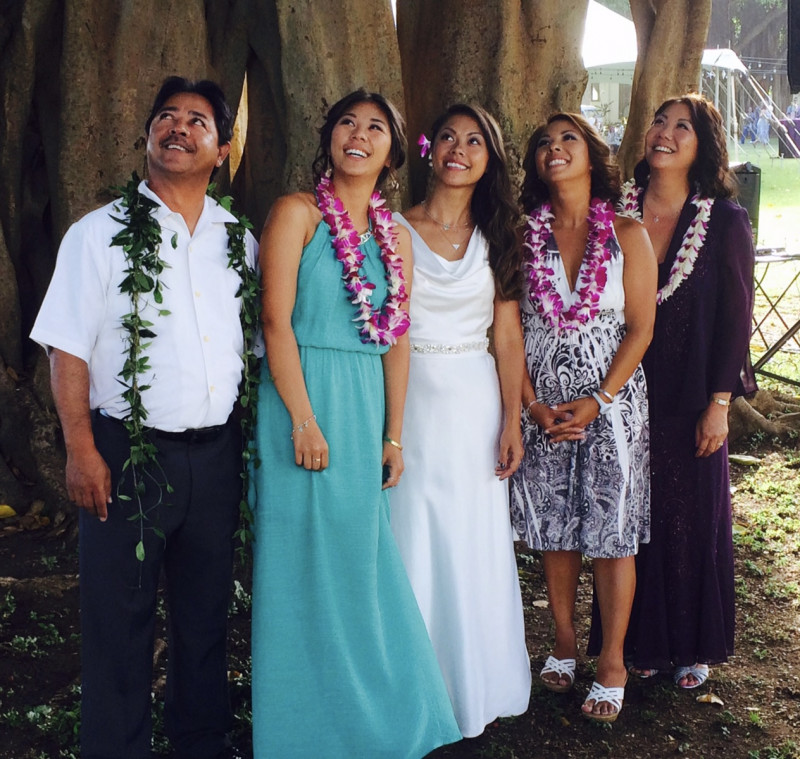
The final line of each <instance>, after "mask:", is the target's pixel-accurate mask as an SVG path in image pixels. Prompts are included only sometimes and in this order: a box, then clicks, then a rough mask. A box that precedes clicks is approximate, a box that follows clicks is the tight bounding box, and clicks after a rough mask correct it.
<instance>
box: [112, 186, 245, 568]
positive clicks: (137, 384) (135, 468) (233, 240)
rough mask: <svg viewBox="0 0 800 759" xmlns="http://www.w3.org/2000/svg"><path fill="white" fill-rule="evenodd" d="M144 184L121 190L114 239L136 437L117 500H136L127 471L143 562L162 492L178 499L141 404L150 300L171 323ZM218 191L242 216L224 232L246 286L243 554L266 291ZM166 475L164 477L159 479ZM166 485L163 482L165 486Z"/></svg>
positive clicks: (240, 223) (128, 424)
mask: <svg viewBox="0 0 800 759" xmlns="http://www.w3.org/2000/svg"><path fill="white" fill-rule="evenodd" d="M139 183H140V180H139V177H138V176H137V174H136V172H134V173H133V175H132V176H131V179H130V181H129V182H128V183H127V184H126V185H124V186H122V187H117V188H115V189H116V190H117V191H118V192H119V193H120V199H121V201H122V203H121V204H120V205H121V208H120V209H119V210H120V211H122V212H123V217H122V218H118V217H115V216H112V218H113V219H114V221H117V222H119V223H120V224H122V226H123V229H121V230H120V231H119V232H118V233H117V234H116V235H114V237H113V238H112V239H111V244H112V245H114V246H120V247H121V248H122V249H123V250H124V252H125V260H126V263H127V266H126V268H125V277H124V278H123V280H122V282H120V285H119V288H120V291H121V292H123V293H126V294H128V295H129V296H130V300H131V311H130V313H128V314H126V315H125V316H123V317H122V326H123V329H124V330H125V333H126V334H125V362H124V364H123V367H122V371H121V372H120V373H119V375H118V376H119V377H120V381H121V383H122V385H124V387H125V390H124V392H123V393H122V397H123V399H124V400H125V402H126V403H127V404H128V408H129V411H128V415H127V416H126V417H125V419H124V420H123V423H124V425H125V428H126V429H127V431H128V436H129V438H130V453H129V456H128V458H127V459H126V461H125V462H124V464H123V466H122V472H123V477H122V478H121V479H120V483H119V485H118V486H117V497H118V498H119V499H120V500H122V501H129V500H131V497H130V496H127V495H124V494H122V493H121V492H120V488H121V486H122V482H123V481H124V476H125V473H126V472H128V471H129V472H130V474H131V477H132V478H133V493H134V498H135V500H136V502H137V505H138V513H136V514H133V515H132V516H131V517H129V519H131V521H137V522H138V523H139V531H140V532H139V542H138V543H137V544H136V558H137V559H138V560H139V561H143V560H144V530H145V528H146V527H147V525H146V521H147V519H148V512H149V511H150V510H151V509H153V508H155V507H156V506H158V505H159V504H160V503H161V502H162V498H161V494H162V492H163V490H166V492H167V493H171V492H172V488H171V487H170V485H169V483H168V482H166V481H165V480H166V478H164V477H163V474H164V473H163V470H162V469H161V466H160V464H159V462H158V449H157V448H156V446H155V444H154V443H153V442H152V439H151V437H150V435H149V434H148V432H149V428H148V427H147V425H146V421H147V409H146V408H145V406H144V403H143V402H142V393H143V392H144V391H145V390H147V389H148V388H149V387H150V386H149V385H146V384H142V377H143V376H145V375H146V373H147V372H149V371H150V370H151V366H150V360H149V358H148V357H147V356H146V355H145V351H146V349H147V348H148V347H149V346H150V344H151V341H152V340H153V338H155V337H156V333H155V332H154V331H153V330H152V327H153V326H154V325H153V323H152V322H149V321H146V320H145V319H143V318H142V316H141V309H142V307H143V306H144V304H145V303H146V298H148V297H151V298H152V300H153V302H154V303H155V304H156V305H157V306H158V315H159V316H169V313H170V312H169V311H168V310H167V309H165V308H162V307H161V306H162V303H163V293H162V289H161V280H160V276H161V273H162V272H163V271H164V269H165V268H167V266H168V264H167V263H166V262H165V261H164V260H163V259H162V258H161V257H160V256H159V249H160V247H161V225H160V224H159V223H158V221H156V219H155V218H154V217H153V214H152V212H153V210H154V209H155V208H157V207H158V204H157V203H156V202H155V201H153V200H150V199H149V198H147V197H145V196H144V195H142V194H141V193H140V192H139ZM215 189H216V188H215V185H213V184H212V185H209V188H208V194H209V195H210V196H211V197H212V198H214V200H216V201H217V202H218V203H219V204H220V205H221V206H222V207H223V208H224V209H225V210H226V211H228V212H229V213H232V214H233V215H234V216H236V218H237V221H235V222H227V223H226V224H225V228H226V229H227V232H228V268H231V269H234V270H235V271H236V273H237V274H238V275H239V278H240V281H241V284H240V286H239V289H238V291H237V292H236V296H237V297H241V308H240V311H239V321H240V324H241V327H242V336H243V340H244V351H243V354H242V362H243V365H244V368H243V373H242V382H241V385H240V390H239V403H240V404H241V407H242V411H243V413H242V415H241V420H240V425H241V430H242V439H243V447H242V464H243V466H242V474H241V478H242V496H241V500H240V502H239V513H240V527H239V529H238V530H237V533H236V537H237V538H238V539H239V541H240V542H241V546H240V550H244V548H245V546H246V544H247V542H248V541H249V540H250V539H251V538H252V532H251V530H250V524H251V523H252V511H251V509H250V505H249V503H248V491H249V487H250V467H251V466H258V463H259V462H258V460H257V455H256V450H255V444H254V440H253V433H254V431H255V415H256V407H257V405H258V371H257V367H258V358H257V356H256V354H255V344H256V340H257V337H258V329H259V326H260V318H259V317H260V312H261V297H260V295H261V288H260V283H259V279H258V274H257V272H256V271H255V269H253V268H251V267H250V266H248V264H247V245H246V243H245V237H246V234H247V230H249V229H252V228H253V225H252V224H251V223H250V221H249V220H248V219H247V217H245V216H241V215H238V214H236V212H234V211H233V208H232V198H231V197H230V196H225V197H216V194H215ZM177 237H178V236H177V234H175V235H173V237H172V239H171V241H170V242H171V245H172V247H173V248H177V246H178V239H177ZM159 473H160V474H159ZM160 478H163V479H164V482H161V481H160ZM147 480H151V481H152V484H153V485H155V486H156V487H157V488H158V489H159V498H158V500H157V502H156V503H155V504H154V505H153V506H152V507H151V509H148V510H147V511H145V509H144V506H143V504H142V495H143V493H144V492H145V487H146V483H147ZM149 529H152V530H153V531H154V532H155V533H156V534H157V535H158V536H159V537H161V538H162V539H163V538H164V533H163V532H162V531H161V530H160V529H159V528H158V527H157V526H151V527H149Z"/></svg>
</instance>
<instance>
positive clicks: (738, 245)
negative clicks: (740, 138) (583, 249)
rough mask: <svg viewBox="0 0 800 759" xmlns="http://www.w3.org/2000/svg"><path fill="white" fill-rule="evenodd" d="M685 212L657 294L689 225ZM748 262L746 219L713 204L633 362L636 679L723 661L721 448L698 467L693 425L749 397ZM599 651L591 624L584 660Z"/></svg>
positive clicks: (726, 526)
mask: <svg viewBox="0 0 800 759" xmlns="http://www.w3.org/2000/svg"><path fill="white" fill-rule="evenodd" d="M695 211H696V209H695V207H694V206H693V205H692V204H691V203H689V202H688V201H687V203H686V205H685V206H684V208H683V211H682V212H681V216H680V218H679V220H678V224H677V226H676V230H675V234H674V236H673V239H672V241H671V243H670V246H669V249H668V251H667V255H666V258H665V260H664V262H663V263H662V264H660V265H659V270H658V286H659V288H661V287H663V286H664V284H665V283H666V282H667V280H668V278H669V271H670V267H671V266H672V263H673V261H674V260H675V256H676V254H677V251H678V248H679V247H680V245H681V242H682V239H683V234H684V232H685V230H686V228H687V227H688V225H689V222H690V221H691V219H692V218H693V217H694V214H695ZM753 265H754V251H753V244H752V234H751V231H750V223H749V221H748V218H747V213H746V212H745V211H744V210H743V209H742V208H740V207H739V206H737V205H736V204H734V203H732V202H730V201H727V200H717V201H716V202H715V204H714V208H713V211H712V214H711V220H710V223H709V228H708V233H707V236H706V241H705V245H704V246H703V248H702V249H701V251H700V254H699V255H698V257H697V260H696V263H695V267H694V270H693V271H692V273H691V274H690V276H689V277H688V279H686V280H685V281H684V282H683V283H682V284H681V286H680V287H679V288H678V289H677V290H676V291H675V292H674V293H673V294H672V296H671V297H670V298H668V299H667V300H666V301H664V303H663V304H662V305H660V306H659V307H658V309H657V313H656V322H655V329H654V334H653V341H652V343H651V344H650V347H649V349H648V351H647V353H646V354H645V357H644V359H643V361H642V365H643V366H644V370H645V376H646V377H647V386H648V398H649V401H650V447H651V528H650V529H651V532H650V543H649V544H643V545H642V546H641V547H640V549H639V553H638V555H637V556H636V574H637V577H636V596H635V599H634V604H633V611H632V613H631V620H630V624H629V627H628V634H627V637H626V640H625V650H626V659H627V660H629V661H630V662H631V663H632V664H633V665H635V666H636V667H640V668H643V669H646V668H657V669H668V668H669V667H671V666H688V665H693V664H695V663H697V662H703V663H707V664H715V663H718V662H724V661H727V658H728V656H730V655H731V654H732V653H733V635H734V577H733V540H732V532H731V498H730V480H729V472H728V444H727V442H726V443H725V444H724V445H723V446H722V448H720V449H719V450H718V451H717V452H716V453H714V454H712V455H711V456H709V457H707V458H695V450H696V446H695V437H694V436H695V426H696V424H697V421H698V419H699V418H700V415H701V414H702V412H703V411H704V410H705V408H706V407H707V406H708V402H709V398H710V396H711V394H712V393H714V392H731V393H733V395H734V396H736V395H741V394H743V393H748V392H752V391H754V390H755V381H754V378H753V373H752V369H751V368H750V363H749V354H748V345H749V340H750V324H751V316H752V309H753ZM600 643H601V630H600V620H599V615H597V614H596V613H595V614H594V615H593V620H592V631H591V635H590V645H589V650H590V653H594V654H596V653H598V652H599V648H600Z"/></svg>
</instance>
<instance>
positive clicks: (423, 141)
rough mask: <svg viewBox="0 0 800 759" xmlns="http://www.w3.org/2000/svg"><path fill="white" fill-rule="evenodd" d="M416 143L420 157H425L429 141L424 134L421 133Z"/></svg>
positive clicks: (428, 149) (429, 145)
mask: <svg viewBox="0 0 800 759" xmlns="http://www.w3.org/2000/svg"><path fill="white" fill-rule="evenodd" d="M417 145H419V156H420V158H425V156H426V155H428V153H429V152H430V149H431V141H430V140H429V139H428V138H427V137H426V136H425V135H424V134H421V135H420V136H419V139H418V140H417Z"/></svg>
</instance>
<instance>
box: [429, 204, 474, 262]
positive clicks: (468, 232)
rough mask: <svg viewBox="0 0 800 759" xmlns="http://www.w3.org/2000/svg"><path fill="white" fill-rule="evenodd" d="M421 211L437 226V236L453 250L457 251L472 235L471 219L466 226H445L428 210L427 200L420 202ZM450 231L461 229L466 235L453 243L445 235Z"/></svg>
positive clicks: (472, 225)
mask: <svg viewBox="0 0 800 759" xmlns="http://www.w3.org/2000/svg"><path fill="white" fill-rule="evenodd" d="M422 210H423V211H425V213H426V214H427V216H428V218H430V220H431V221H433V222H434V223H435V224H437V225H438V231H439V234H440V235H441V236H442V237H443V238H444V240H445V242H446V243H447V244H448V245H449V246H450V247H451V248H453V249H454V250H458V249H459V248H460V247H461V246H462V245H463V244H464V243H465V242H466V241H467V240H468V239H469V237H470V235H471V234H472V230H473V228H474V224H473V223H472V220H471V219H470V220H469V221H468V222H467V223H466V224H445V223H444V222H442V221H439V219H437V218H436V217H435V216H434V215H433V214H432V213H431V212H430V211H429V210H428V201H427V200H423V201H422ZM451 229H456V230H458V229H463V230H466V234H463V235H462V236H461V237H460V238H457V239H458V242H453V241H452V240H451V239H450V238H449V237H448V236H447V233H448V232H449V231H450V230H451Z"/></svg>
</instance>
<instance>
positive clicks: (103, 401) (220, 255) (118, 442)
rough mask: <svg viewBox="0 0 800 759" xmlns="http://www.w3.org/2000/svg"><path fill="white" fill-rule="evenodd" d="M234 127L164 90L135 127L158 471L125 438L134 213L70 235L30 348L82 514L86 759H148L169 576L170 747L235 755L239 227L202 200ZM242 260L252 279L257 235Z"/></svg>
mask: <svg viewBox="0 0 800 759" xmlns="http://www.w3.org/2000/svg"><path fill="white" fill-rule="evenodd" d="M232 127H233V116H232V114H231V111H230V109H229V107H228V105H227V104H226V103H225V99H224V95H223V93H222V91H221V90H220V89H219V87H218V86H217V85H216V84H214V83H213V82H208V81H201V82H196V83H193V82H190V81H188V80H186V79H181V78H179V77H170V78H169V79H167V80H166V81H165V82H164V84H163V85H162V87H161V90H160V91H159V93H158V95H157V96H156V99H155V103H154V105H153V109H152V111H151V113H150V116H149V118H148V120H147V123H146V125H145V130H146V132H147V168H148V176H149V178H148V181H147V182H142V183H141V184H140V185H139V187H138V193H137V192H136V191H135V190H134V189H133V186H131V187H130V188H129V190H130V195H129V197H135V198H136V203H141V204H143V207H144V208H145V209H147V208H150V210H149V217H147V214H146V213H145V218H146V221H147V222H148V223H150V224H151V227H152V221H153V220H155V222H156V226H155V230H156V231H155V233H154V239H155V242H154V243H152V248H153V250H154V251H155V252H156V253H157V256H158V259H159V260H160V262H161V264H163V266H162V267H161V273H160V275H159V277H158V278H159V279H160V293H161V296H160V297H156V296H155V293H154V292H146V290H147V288H144V289H145V293H146V294H145V295H140V296H138V307H139V309H140V312H139V317H138V324H139V325H140V326H139V330H140V334H139V339H140V340H141V343H142V347H141V349H140V351H139V354H138V356H139V358H140V359H142V358H146V360H145V361H144V362H143V363H141V364H140V368H139V371H138V372H135V373H134V374H135V377H134V378H135V379H136V381H137V382H138V385H139V386H140V387H141V391H140V393H139V396H138V397H139V399H140V401H141V405H142V407H143V409H144V414H145V416H144V422H143V423H144V425H146V429H145V431H144V433H143V435H144V438H143V441H144V442H146V443H147V444H148V445H152V446H155V448H154V453H153V456H152V460H151V461H149V462H145V463H144V464H140V465H139V466H135V465H131V463H130V462H129V460H130V459H131V458H132V453H133V452H132V447H131V445H132V442H131V437H130V435H129V427H126V425H125V423H124V421H123V420H125V419H128V420H129V419H130V418H131V408H132V405H133V404H132V403H131V401H130V395H128V396H127V397H126V396H124V395H123V393H125V391H126V389H129V388H130V387H131V385H132V384H133V381H132V380H131V379H130V378H129V379H128V380H125V378H124V368H125V361H126V358H129V357H130V344H129V341H130V335H131V331H130V329H129V328H126V326H125V324H124V320H125V319H124V318H125V317H127V315H129V314H130V313H132V311H133V304H134V300H133V299H132V296H131V295H130V294H129V293H128V292H125V291H124V289H125V288H122V289H121V288H120V285H121V283H122V282H123V280H124V279H125V277H126V276H127V275H128V274H130V271H131V267H132V266H133V267H134V268H135V264H134V263H132V256H131V254H130V253H127V252H126V251H125V249H124V248H123V245H121V244H120V242H119V240H117V241H113V242H112V238H114V237H115V236H116V235H118V234H119V233H120V232H127V233H128V234H129V235H132V236H133V239H135V240H138V239H139V238H141V239H144V237H143V236H142V232H141V225H139V226H137V223H135V222H132V221H131V220H132V218H133V216H132V213H131V212H130V208H131V207H133V205H134V203H133V202H132V203H131V205H130V206H129V205H127V204H126V203H125V202H124V201H123V200H120V201H116V202H115V203H112V204H109V205H107V206H105V207H103V208H101V209H98V210H97V211H94V212H92V213H89V214H87V215H86V216H84V217H83V218H82V219H81V220H79V221H78V222H77V223H75V224H74V225H73V226H72V227H71V228H70V229H69V231H68V232H67V234H66V235H65V236H64V239H63V241H62V244H61V248H60V250H59V255H58V260H57V263H56V268H55V272H54V274H53V279H52V282H51V284H50V288H49V290H48V292H47V295H46V296H45V300H44V302H43V304H42V308H41V311H40V312H39V316H38V318H37V320H36V324H35V325H34V328H33V331H32V333H31V337H32V338H33V339H34V340H36V341H37V342H39V343H41V344H42V345H43V346H44V347H45V348H46V349H47V350H48V352H49V355H50V368H51V385H52V390H53V397H54V399H55V403H56V409H57V411H58V415H59V418H60V419H61V425H62V429H63V433H64V441H65V445H66V449H67V468H66V479H67V490H68V492H69V496H70V498H71V499H72V500H74V501H75V503H76V504H77V505H78V506H79V507H80V514H79V517H80V586H81V628H82V692H81V706H82V711H81V755H82V757H83V759H118V758H119V759H122V758H123V757H125V758H126V759H146V758H147V757H149V756H150V744H151V721H150V692H151V682H152V657H153V637H154V630H155V618H156V616H155V615H156V593H157V589H158V583H159V575H160V573H161V571H162V569H163V570H164V574H165V578H166V589H167V601H168V607H169V621H170V624H169V627H170V629H169V649H168V677H167V689H166V703H165V727H166V731H167V735H168V736H169V738H170V740H171V742H172V744H173V746H174V748H175V751H176V757H180V758H181V759H189V758H191V759H212V758H215V759H216V757H222V756H227V755H228V754H227V753H226V751H228V749H229V741H228V739H227V731H228V729H229V728H230V723H231V713H230V705H229V701H228V692H227V660H226V638H227V609H228V600H229V595H230V588H231V585H232V576H231V575H232V566H233V533H234V530H235V528H236V524H237V519H238V504H239V500H240V497H241V476H240V475H241V446H242V440H241V434H240V433H239V431H238V429H237V425H236V424H235V423H231V422H230V421H229V418H230V415H231V412H232V410H233V406H234V403H235V402H236V398H237V395H238V392H239V384H240V381H241V377H242V366H243V361H242V355H243V350H244V338H243V332H242V328H241V325H240V321H239V315H240V308H241V299H240V297H239V296H238V292H239V287H240V284H241V279H240V276H239V274H238V273H237V271H236V269H235V268H232V267H230V266H229V255H230V253H231V250H233V249H234V248H231V249H229V242H230V238H229V232H228V228H227V227H226V223H229V222H235V221H236V218H235V217H234V216H233V215H232V214H230V213H229V212H228V211H226V210H225V209H224V208H222V207H221V206H220V205H219V204H217V203H216V202H215V201H213V200H211V199H210V198H209V197H207V196H206V188H207V185H208V181H209V178H210V176H211V175H212V173H213V172H214V171H216V169H217V168H218V167H219V166H221V165H222V162H223V161H224V160H225V158H226V157H227V155H228V152H229V151H230V139H231V135H232ZM126 197H128V196H126ZM159 228H160V242H159V237H158V230H159ZM137 235H138V237H137ZM128 247H130V246H128ZM240 250H241V251H242V252H243V253H244V256H245V257H246V262H247V265H248V266H250V267H254V266H255V260H256V255H257V246H256V242H255V239H254V238H253V236H252V235H250V233H249V232H248V233H247V234H246V236H245V239H244V243H243V247H241V245H240ZM159 300H161V302H160V303H159V302H158V301H159ZM148 323H149V324H150V326H148ZM151 333H154V335H152V336H151ZM129 423H130V422H129ZM134 464H135V461H134ZM136 482H141V483H144V490H143V492H142V491H138V492H137V491H136V490H135V483H136Z"/></svg>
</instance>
